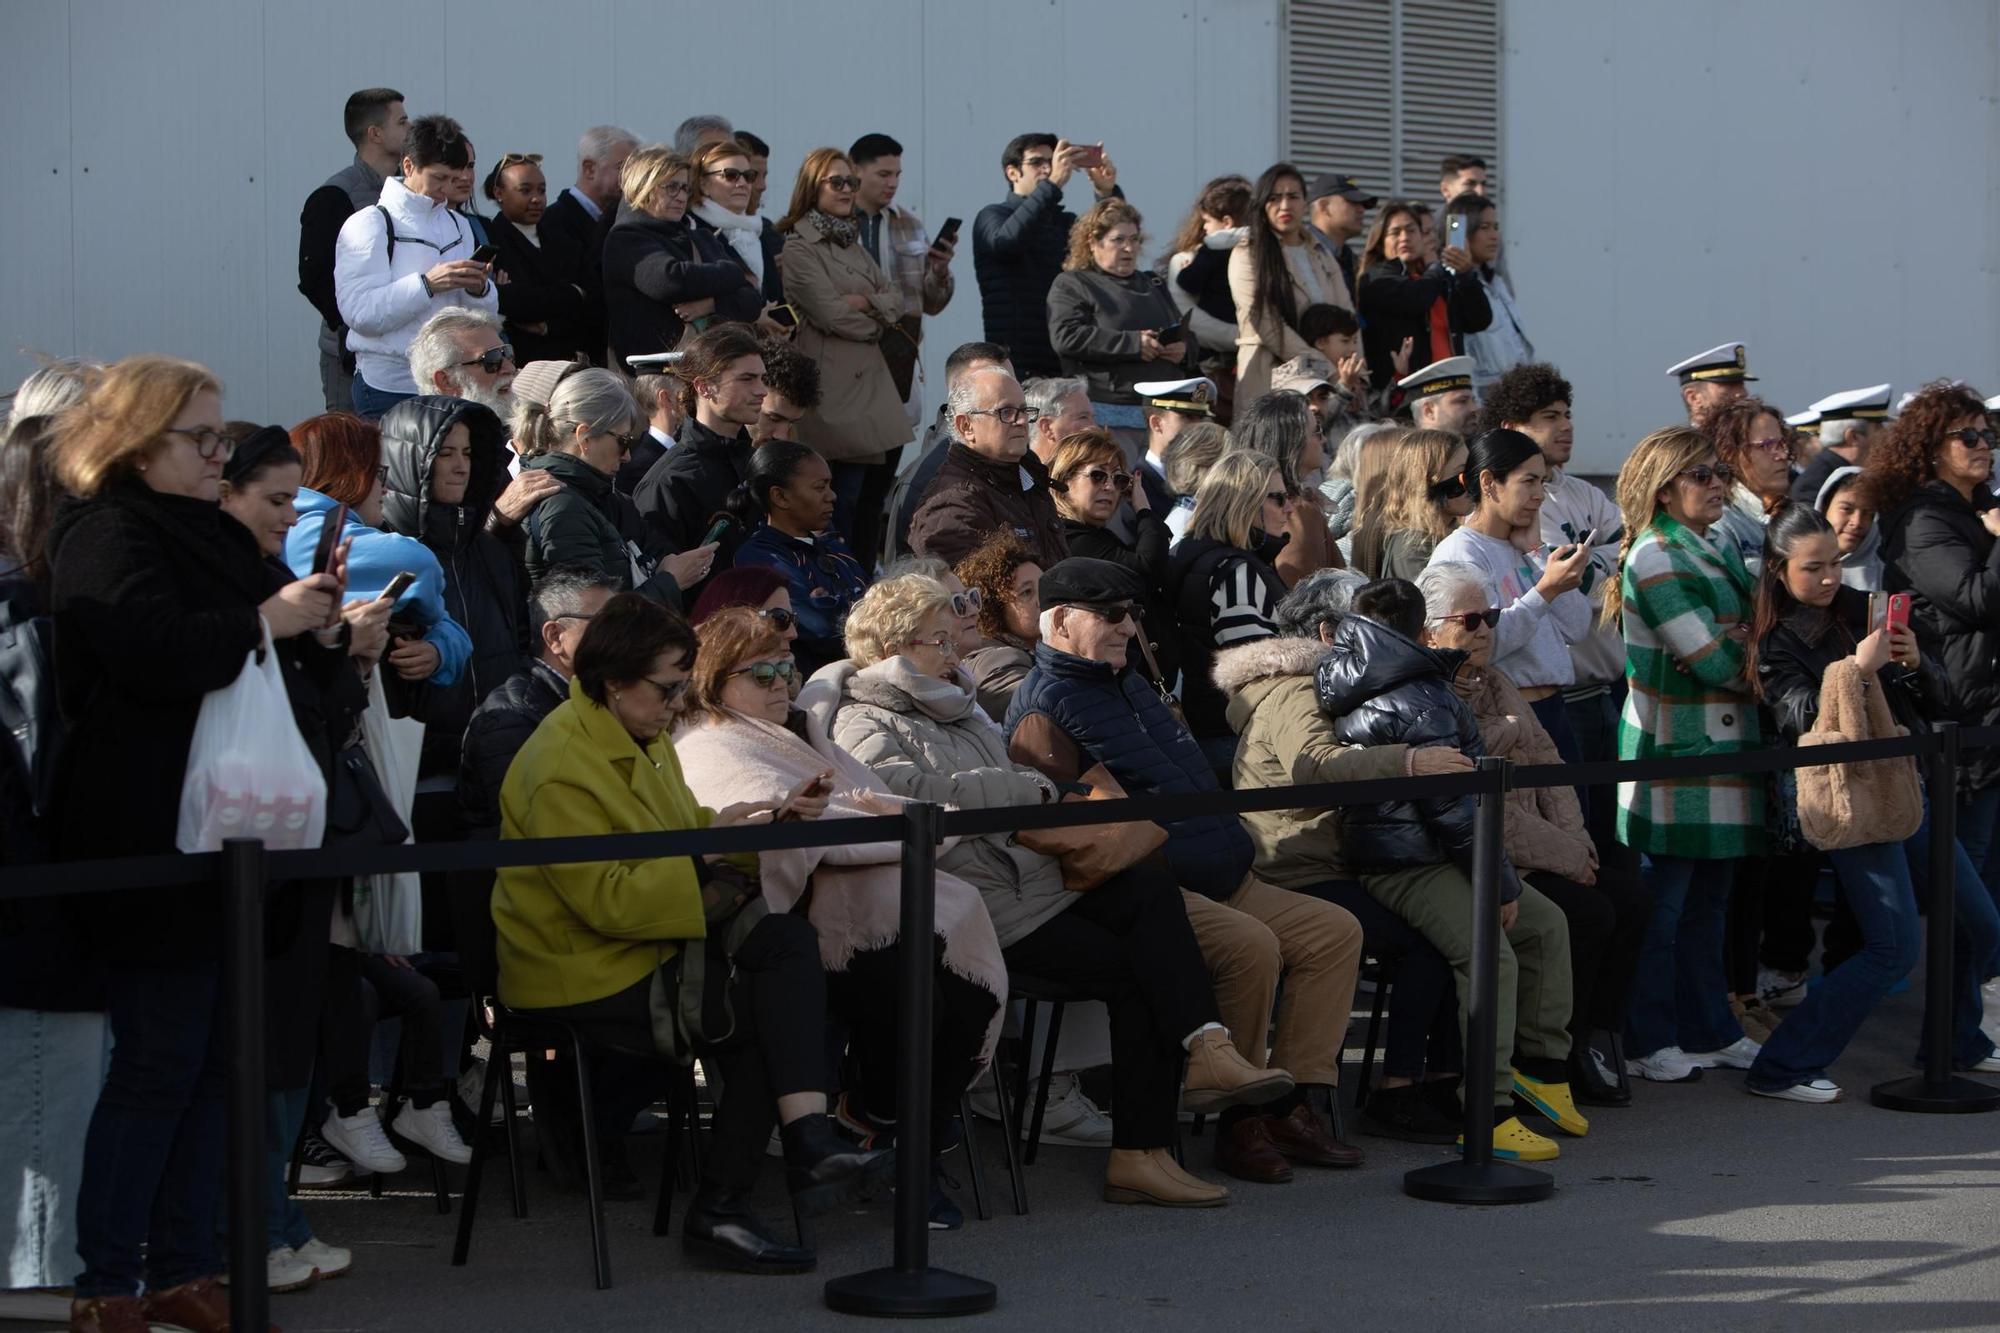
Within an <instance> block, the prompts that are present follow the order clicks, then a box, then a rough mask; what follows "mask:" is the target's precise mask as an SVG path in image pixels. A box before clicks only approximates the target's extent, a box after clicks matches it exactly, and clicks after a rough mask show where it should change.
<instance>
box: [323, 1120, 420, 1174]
mask: <svg viewBox="0 0 2000 1333" xmlns="http://www.w3.org/2000/svg"><path fill="white" fill-rule="evenodd" d="M319 1132H320V1137H321V1138H323V1139H325V1140H326V1141H327V1143H328V1144H329V1145H330V1146H331V1147H332V1148H333V1150H334V1151H335V1152H337V1153H339V1154H340V1155H341V1156H342V1157H345V1158H346V1159H347V1160H348V1161H350V1162H352V1163H354V1164H355V1165H356V1166H358V1167H360V1168H361V1169H362V1170H363V1171H368V1172H387V1173H388V1174H390V1175H394V1174H395V1173H396V1172H398V1171H401V1170H402V1169H403V1168H404V1167H406V1166H408V1165H409V1163H408V1162H407V1161H405V1160H404V1159H403V1154H401V1153H399V1152H397V1151H396V1145H395V1144H393V1143H391V1142H389V1136H388V1135H387V1134H385V1133H383V1132H382V1117H381V1116H379V1115H376V1114H375V1108H374V1107H372V1106H364V1107H362V1108H361V1109H360V1110H359V1111H356V1112H355V1113H354V1114H353V1115H348V1116H343V1115H335V1114H333V1113H332V1112H331V1110H329V1111H328V1114H327V1117H326V1123H325V1124H323V1125H321V1126H320V1127H319Z"/></svg>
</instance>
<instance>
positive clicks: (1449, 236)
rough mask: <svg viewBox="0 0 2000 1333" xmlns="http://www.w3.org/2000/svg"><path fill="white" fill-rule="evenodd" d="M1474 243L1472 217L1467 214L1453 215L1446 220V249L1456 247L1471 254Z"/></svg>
mask: <svg viewBox="0 0 2000 1333" xmlns="http://www.w3.org/2000/svg"><path fill="white" fill-rule="evenodd" d="M1471 242H1472V217H1471V215H1470V214H1467V213H1453V214H1452V215H1451V216H1450V217H1448V218H1446V219H1445V220H1444V243H1445V246H1446V248H1450V247H1452V246H1456V247H1457V248H1459V249H1460V250H1466V251H1467V252H1468V253H1469V252H1470V246H1471Z"/></svg>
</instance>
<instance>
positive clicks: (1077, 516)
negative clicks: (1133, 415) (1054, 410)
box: [1049, 426, 1125, 523]
mask: <svg viewBox="0 0 2000 1333" xmlns="http://www.w3.org/2000/svg"><path fill="white" fill-rule="evenodd" d="M1092 463H1103V464H1105V465H1107V466H1109V467H1111V468H1112V469H1114V470H1120V471H1122V470H1123V469H1124V467H1125V451H1124V450H1123V449H1120V448H1119V447H1118V441H1117V440H1115V439H1113V438H1112V437H1111V432H1110V431H1108V430H1106V429H1104V427H1102V426H1086V427H1085V428H1084V429H1082V430H1080V431H1075V432H1073V433H1071V434H1069V435H1065V436H1063V437H1062V442H1061V443H1060V444H1058V445H1056V455H1055V457H1054V458H1053V459H1052V460H1050V462H1049V483H1050V485H1049V490H1050V491H1051V493H1052V494H1053V495H1054V496H1055V501H1056V512H1057V513H1059V514H1061V515H1062V516H1063V517H1064V518H1067V519H1072V520H1074V521H1076V522H1078V523H1084V522H1088V521H1089V520H1087V519H1086V518H1084V516H1083V511H1081V510H1079V509H1078V508H1077V507H1076V506H1075V505H1072V504H1071V503H1070V502H1069V479H1070V477H1071V476H1072V475H1074V474H1075V473H1076V472H1078V471H1080V470H1081V469H1083V468H1086V467H1088V466H1090V465H1091V464H1092Z"/></svg>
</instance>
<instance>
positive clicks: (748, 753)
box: [674, 607, 1007, 1227]
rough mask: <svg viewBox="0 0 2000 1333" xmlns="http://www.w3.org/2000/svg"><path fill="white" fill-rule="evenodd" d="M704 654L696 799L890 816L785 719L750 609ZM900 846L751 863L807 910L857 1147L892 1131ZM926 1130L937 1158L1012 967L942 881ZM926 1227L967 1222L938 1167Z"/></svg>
mask: <svg viewBox="0 0 2000 1333" xmlns="http://www.w3.org/2000/svg"><path fill="white" fill-rule="evenodd" d="M699 634H700V639H701V653H700V655H699V656H698V658H697V659H696V661H695V665H694V676H693V682H692V685H691V687H690V689H689V692H688V718H687V720H686V722H685V723H684V724H683V725H682V726H681V727H680V729H679V730H678V731H676V732H675V734H674V749H675V750H676V751H677V752H678V753H679V755H680V762H681V764H682V766H683V767H684V768H685V770H686V772H687V781H688V786H689V787H690V788H691V789H692V790H693V791H694V793H695V795H696V796H697V797H699V798H700V799H702V800H704V801H710V802H713V803H715V804H716V805H727V804H729V803H731V802H737V801H757V800H768V799H769V798H768V793H769V792H771V791H785V790H788V789H797V788H799V786H800V784H804V790H806V791H807V792H809V793H811V794H814V795H818V796H822V797H827V798H829V804H828V805H827V807H826V809H827V813H829V814H830V815H832V816H833V817H836V818H841V817H858V816H867V815H884V814H894V813H896V812H898V811H900V810H901V809H902V808H903V806H904V804H905V801H904V798H902V797H901V796H897V795H895V794H893V793H892V792H891V791H890V789H889V788H888V787H887V786H885V785H884V784H883V782H882V780H881V779H880V778H878V777H877V776H876V775H875V774H874V773H872V772H870V771H869V769H868V768H867V767H866V766H865V765H863V764H861V763H858V762H857V761H856V760H855V759H854V758H853V757H852V756H851V755H849V754H848V753H847V752H846V751H845V750H842V749H840V748H839V747H838V746H836V745H835V744H834V743H833V742H832V741H830V740H828V739H827V736H826V730H825V728H824V727H822V726H821V725H820V723H819V722H818V721H816V720H815V719H813V718H811V717H809V716H808V715H807V714H805V713H802V712H800V711H799V710H798V709H796V708H793V707H792V696H791V691H790V690H789V689H788V688H787V684H788V682H789V680H790V678H791V676H792V675H793V673H794V672H795V671H796V669H797V664H796V662H795V661H794V659H793V657H792V654H791V651H790V649H789V648H788V647H787V646H786V645H785V643H784V641H783V640H782V639H781V638H780V637H779V634H778V632H777V630H776V629H774V628H773V627H772V626H771V624H770V622H769V621H768V620H766V619H765V618H763V617H762V616H759V615H758V614H757V613H756V612H755V611H752V610H750V609H749V608H747V607H731V608H729V609H728V610H724V611H718V612H717V613H715V614H714V615H712V616H710V617H709V618H708V619H707V620H705V621H703V622H702V625H701V629H700V631H699ZM902 856H903V845H902V843H901V842H879V843H863V844H860V845H858V846H850V847H814V848H801V849H798V850H796V851H785V852H766V853H764V854H763V855H762V857H760V858H759V867H758V868H759V877H760V880H761V882H762V886H763V896H764V898H765V900H766V901H767V902H769V903H770V904H771V906H772V907H773V909H774V910H789V909H790V908H791V907H792V906H793V905H794V904H797V903H799V902H802V901H803V902H807V903H808V904H809V906H808V908H807V916H808V917H809V918H810V920H811V921H812V923H813V925H814V926H815V927H817V928H818V930H819V948H820V958H821V960H822V961H823V962H824V964H825V966H826V972H827V978H826V994H827V1004H828V1007H829V1008H830V1009H831V1010H832V1012H833V1013H834V1015H835V1016H836V1017H837V1018H839V1019H840V1020H841V1021H842V1022H844V1023H845V1024H846V1025H847V1027H848V1029H849V1032H850V1049H851V1051H852V1053H853V1056H854V1063H855V1066H856V1073H857V1075H858V1077H857V1078H856V1079H854V1080H850V1087H849V1090H848V1091H847V1092H845V1093H843V1094H842V1096H841V1098H840V1106H839V1115H840V1119H841V1121H842V1123H843V1124H844V1125H846V1126H847V1127H848V1129H849V1130H850V1131H853V1132H855V1133H858V1134H859V1135H860V1136H861V1138H862V1141H863V1143H864V1144H867V1145H870V1146H873V1145H875V1144H878V1143H887V1142H888V1141H889V1139H890V1137H891V1136H892V1134H893V1132H894V1126H895V1122H896V1118H897V1104H898V1091H899V1090H898V1088H897V1086H896V1013H897V1009H896V997H897V993H898V984H899V983H898V980H897V977H898V972H899V964H898V962H897V959H898V957H899V956H900V954H901V948H902V945H901V941H900V940H899V938H898V931H899V928H900V926H901V921H902V917H901V906H900V905H901V901H902V878H901V869H900V867H901V863H902ZM937 934H938V936H939V937H940V938H941V939H942V940H943V942H944V947H943V949H942V950H941V951H939V952H938V954H937V958H936V966H935V978H936V980H935V990H936V1008H935V1013H936V1021H935V1025H934V1030H933V1034H932V1049H933V1056H932V1066H931V1067H932V1070H933V1078H932V1085H931V1121H932V1124H931V1130H932V1139H931V1142H932V1143H934V1144H938V1145H942V1144H944V1143H945V1142H946V1137H945V1131H946V1129H947V1128H948V1127H949V1125H950V1122H951V1117H952V1115H953V1114H954V1112H956V1110H957V1109H958V1098H959V1094H960V1093H962V1092H963V1091H964V1090H965V1089H966V1087H967V1086H968V1085H969V1084H970V1083H971V1082H972V1079H973V1077H974V1075H975V1074H977V1073H978V1072H979V1070H980V1069H981V1068H983V1067H984V1065H985V1063H986V1062H987V1060H989V1059H990V1058H991V1056H992V1051H993V1042H994V1040H995V1039H996V1038H997V1036H998V1034H999V1018H1000V1009H1001V1006H1002V1005H1003V1004H1005V1003H1006V1000H1007V965H1006V962H1005V961H1004V960H1003V959H1002V958H1001V956H1000V943H999V941H998V939H996V938H995V936H994V933H993V922H992V919H991V918H989V917H988V916H987V915H986V907H985V904H984V903H982V902H981V901H980V898H979V892H978V890H976V889H974V888H973V887H972V886H971V885H970V884H967V883H966V882H965V881H964V880H962V879H959V878H958V877H956V876H954V875H950V874H946V873H940V874H939V875H938V877H937ZM930 1217H931V1222H932V1224H933V1225H934V1226H935V1225H943V1226H947V1227H950V1226H956V1225H959V1224H961V1223H962V1222H963V1220H964V1215H963V1214H962V1213H960V1212H959V1211H958V1208H957V1206H956V1205H955V1204H953V1203H952V1202H951V1199H950V1198H949V1196H947V1195H946V1194H945V1193H944V1190H943V1187H942V1186H941V1185H940V1184H939V1183H938V1179H937V1172H936V1164H935V1163H933V1177H932V1182H931V1209H930Z"/></svg>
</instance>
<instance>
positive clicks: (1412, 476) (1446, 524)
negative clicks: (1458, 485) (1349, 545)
mask: <svg viewBox="0 0 2000 1333" xmlns="http://www.w3.org/2000/svg"><path fill="white" fill-rule="evenodd" d="M1464 447H1465V441H1464V440H1462V439H1460V438H1459V437H1458V436H1457V435H1455V434H1453V433H1452V432H1451V431H1448V430H1408V431H1404V432H1403V434H1402V438H1401V439H1399V440H1397V441H1395V443H1394V444H1392V445H1390V446H1389V447H1388V448H1387V449H1386V450H1384V452H1386V453H1387V454H1388V457H1387V458H1386V459H1385V460H1384V461H1383V464H1382V471H1381V473H1380V474H1379V475H1378V477H1377V479H1376V480H1374V481H1373V482H1371V483H1370V485H1369V487H1368V490H1367V492H1366V493H1365V494H1364V495H1362V496H1361V497H1360V498H1361V499H1363V500H1366V501H1370V502H1371V503H1372V505H1373V508H1374V511H1375V512H1374V513H1372V514H1370V513H1366V512H1362V511H1360V510H1359V509H1358V508H1357V512H1356V514H1355V520H1354V567H1355V568H1356V569H1358V570H1360V571H1361V572H1362V573H1364V574H1366V575H1367V576H1368V577H1369V578H1371V579H1372V578H1379V577H1380V576H1381V572H1382V547H1383V544H1384V543H1386V542H1387V541H1388V540H1389V534H1390V533H1392V532H1402V531H1405V530H1410V531H1415V532H1421V533H1422V534H1423V535H1424V536H1426V537H1428V538H1430V539H1431V541H1432V542H1434V543H1435V542H1439V541H1442V540H1444V539H1445V538H1446V537H1448V536H1450V535H1451V530H1452V526H1453V519H1452V516H1451V515H1450V514H1447V513H1445V511H1444V506H1443V505H1441V504H1439V503H1438V502H1437V501H1436V500H1433V499H1432V498H1431V483H1432V482H1433V481H1435V480H1437V477H1438V473H1439V472H1441V471H1443V470H1444V465H1445V462H1446V460H1448V459H1449V458H1450V457H1451V456H1452V453H1453V452H1454V451H1455V450H1458V449H1462V448H1464ZM1376 497H1379V499H1378V498H1376Z"/></svg>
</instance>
